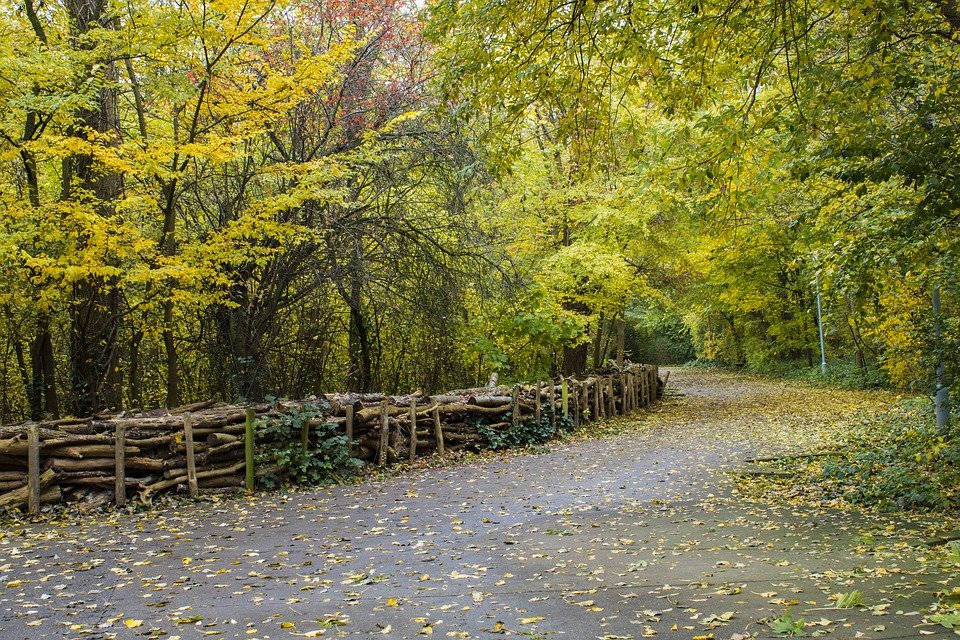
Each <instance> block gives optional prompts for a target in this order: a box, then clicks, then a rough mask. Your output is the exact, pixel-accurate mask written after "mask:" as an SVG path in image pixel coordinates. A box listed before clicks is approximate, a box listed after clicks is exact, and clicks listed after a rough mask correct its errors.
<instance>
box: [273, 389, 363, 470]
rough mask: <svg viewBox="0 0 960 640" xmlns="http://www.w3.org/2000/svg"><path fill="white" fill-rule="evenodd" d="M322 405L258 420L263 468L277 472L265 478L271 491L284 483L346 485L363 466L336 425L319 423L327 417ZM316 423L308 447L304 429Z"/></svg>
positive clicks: (306, 405)
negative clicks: (267, 466)
mask: <svg viewBox="0 0 960 640" xmlns="http://www.w3.org/2000/svg"><path fill="white" fill-rule="evenodd" d="M322 410H323V406H322V404H321V403H320V402H316V403H308V404H304V405H303V406H301V407H298V408H297V407H295V408H285V409H284V411H283V412H282V413H281V415H280V416H278V417H271V418H263V419H261V420H258V422H257V429H258V431H259V435H258V438H257V440H258V443H259V442H262V443H264V444H263V445H260V451H258V452H257V462H258V463H259V464H266V465H275V467H276V471H275V472H272V473H268V474H266V475H265V476H263V477H262V478H261V481H262V482H263V484H264V486H266V487H267V488H268V489H269V488H273V487H275V486H278V485H279V484H281V483H282V482H283V481H284V479H286V481H287V482H289V483H290V484H294V485H307V486H312V485H318V484H327V483H330V482H342V481H343V480H344V479H345V477H348V476H351V475H354V474H355V473H356V472H357V471H358V470H359V468H360V467H361V466H362V465H363V463H362V462H361V461H360V460H357V459H356V458H352V457H350V450H349V446H348V445H349V443H348V442H347V438H346V436H344V435H342V434H339V433H338V432H337V431H338V427H337V425H335V424H331V423H327V422H322V421H321V422H317V420H322V419H323V417H324V414H323V411H322ZM311 422H313V423H314V425H313V426H311V427H310V428H309V429H308V433H307V443H306V445H307V446H306V447H304V442H303V425H304V424H310V423H311Z"/></svg>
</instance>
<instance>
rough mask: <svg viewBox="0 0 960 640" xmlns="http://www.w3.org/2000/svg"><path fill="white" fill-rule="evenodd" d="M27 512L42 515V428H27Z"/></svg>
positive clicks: (32, 426)
mask: <svg viewBox="0 0 960 640" xmlns="http://www.w3.org/2000/svg"><path fill="white" fill-rule="evenodd" d="M27 512H28V513H30V514H31V515H35V514H38V513H40V427H39V426H38V425H36V424H32V425H30V426H29V427H27Z"/></svg>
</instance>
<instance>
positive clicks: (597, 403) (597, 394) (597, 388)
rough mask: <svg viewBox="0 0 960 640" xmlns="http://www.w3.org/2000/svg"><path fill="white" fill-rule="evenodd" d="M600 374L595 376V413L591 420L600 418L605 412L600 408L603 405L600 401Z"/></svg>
mask: <svg viewBox="0 0 960 640" xmlns="http://www.w3.org/2000/svg"><path fill="white" fill-rule="evenodd" d="M600 394H601V392H600V376H594V378H593V415H592V416H591V418H592V420H591V422H595V421H597V420H599V419H600V418H601V417H602V416H603V413H602V412H601V410H600V407H602V406H603V403H602V402H600Z"/></svg>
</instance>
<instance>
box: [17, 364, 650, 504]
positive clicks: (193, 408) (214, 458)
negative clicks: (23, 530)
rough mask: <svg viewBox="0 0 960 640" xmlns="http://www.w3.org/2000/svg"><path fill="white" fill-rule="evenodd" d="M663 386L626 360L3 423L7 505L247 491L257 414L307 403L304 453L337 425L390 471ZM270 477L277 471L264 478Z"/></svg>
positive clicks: (262, 444)
mask: <svg viewBox="0 0 960 640" xmlns="http://www.w3.org/2000/svg"><path fill="white" fill-rule="evenodd" d="M491 383H492V384H495V383H496V380H495V379H491ZM659 388H660V383H659V381H658V377H657V369H656V367H653V366H648V365H636V364H627V365H625V366H622V367H615V368H610V369H605V370H602V371H598V372H596V373H595V374H593V375H591V376H589V377H587V378H584V379H579V380H577V379H573V378H570V379H566V380H561V381H559V382H555V381H549V382H546V383H543V382H536V383H533V384H527V385H515V386H512V387H510V386H503V385H500V386H488V387H481V388H474V389H457V390H455V391H450V392H447V393H443V394H438V395H433V396H424V395H422V394H419V393H414V394H409V395H405V396H387V395H383V394H356V393H338V394H328V395H326V396H322V397H319V398H317V397H312V398H308V399H305V400H302V401H297V402H280V403H276V404H272V405H271V404H258V405H247V406H239V405H228V404H223V403H217V402H214V401H205V402H200V403H194V404H191V405H185V406H183V407H178V408H176V409H171V410H154V411H136V412H124V413H120V414H117V415H98V416H92V417H89V418H67V419H62V420H55V421H48V422H40V423H23V424H20V425H13V426H5V427H0V508H19V507H22V506H23V505H25V504H28V505H29V506H30V508H31V510H34V511H35V510H38V509H39V505H40V504H43V503H48V502H59V501H71V502H79V503H80V504H81V505H82V506H83V505H86V506H88V507H92V506H98V505H101V504H105V503H107V502H110V501H113V502H116V503H117V504H123V503H124V502H125V501H126V499H127V496H128V495H133V494H135V495H136V498H137V499H138V500H140V501H149V500H150V499H151V498H152V497H154V496H155V495H157V494H158V493H160V492H163V491H171V490H183V491H186V490H189V491H190V494H191V495H194V496H195V495H196V494H197V493H199V492H203V491H204V490H208V491H213V490H223V489H225V488H239V487H242V486H244V482H245V476H246V471H247V465H248V464H252V460H249V461H248V454H247V452H246V451H245V449H246V435H245V433H246V428H247V420H248V414H249V416H250V419H252V420H254V421H256V423H257V424H263V423H266V422H267V421H269V420H273V419H278V418H280V417H282V416H284V414H292V413H293V412H294V411H296V412H297V414H301V413H302V411H301V410H302V409H303V408H304V407H307V406H309V407H310V408H311V412H309V413H307V414H306V415H309V416H311V417H310V418H309V421H308V422H307V424H304V425H302V426H303V436H302V437H303V440H302V442H303V446H305V447H309V446H310V435H309V434H310V433H311V432H312V429H311V428H312V427H316V426H319V425H323V424H328V425H333V427H334V428H335V429H336V430H337V431H338V432H340V433H343V434H345V435H347V437H348V440H349V442H350V450H351V454H352V455H353V456H355V457H357V458H360V459H361V460H364V461H367V462H376V463H378V464H390V463H394V462H399V461H409V462H413V461H414V460H415V458H417V457H422V456H430V455H433V454H435V453H439V454H440V455H444V454H445V453H448V452H450V451H454V452H456V451H464V450H473V451H478V450H481V449H484V448H485V447H486V446H487V440H486V438H485V436H484V435H483V434H482V433H481V429H480V428H481V426H482V427H483V428H485V429H489V430H493V431H494V432H497V431H501V430H506V429H511V428H514V427H515V426H516V425H518V424H521V423H524V422H526V421H529V420H535V419H538V418H539V419H542V420H550V423H551V425H552V426H553V427H555V426H556V424H557V416H558V415H560V414H563V415H564V416H569V417H570V418H572V422H573V424H574V425H575V426H576V427H581V426H583V425H585V424H588V423H590V422H593V421H595V420H597V419H601V418H605V417H613V416H616V415H623V414H625V413H628V412H631V411H634V410H636V409H639V408H642V407H647V406H649V405H650V404H651V403H652V402H654V401H655V400H656V397H657V394H658V390H659ZM564 399H566V402H564ZM488 433H489V432H488ZM31 438H33V441H32V442H33V444H32V445H31ZM254 439H255V440H256V442H255V445H256V446H257V447H258V448H260V449H261V450H264V449H265V448H269V447H270V446H272V445H276V444H277V442H275V441H271V440H270V438H269V437H267V436H266V435H265V434H261V435H259V436H256V437H255V438H254ZM267 471H271V472H276V471H278V470H276V469H268V470H264V469H258V470H257V473H258V474H262V473H265V472H267ZM280 471H281V472H282V470H280ZM248 488H249V487H248Z"/></svg>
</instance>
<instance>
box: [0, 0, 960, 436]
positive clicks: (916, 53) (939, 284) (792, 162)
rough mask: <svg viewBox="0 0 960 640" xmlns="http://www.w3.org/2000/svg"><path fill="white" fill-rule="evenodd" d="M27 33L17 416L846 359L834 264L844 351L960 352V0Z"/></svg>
mask: <svg viewBox="0 0 960 640" xmlns="http://www.w3.org/2000/svg"><path fill="white" fill-rule="evenodd" d="M0 49H2V51H3V55H2V56H0V101H2V104H3V106H4V109H3V113H2V115H0V134H2V135H0V185H2V188H0V244H2V252H0V256H2V257H0V278H2V280H3V282H2V284H3V287H2V293H0V311H2V313H0V348H2V352H0V377H2V380H3V385H2V397H0V422H9V421H13V420H19V419H25V418H39V417H41V416H45V415H46V416H60V415H68V414H81V413H82V414H88V413H91V412H96V411H100V410H104V409H107V408H132V407H139V406H154V405H168V406H172V405H175V404H178V403H181V402H185V401H188V400H193V399H199V398H202V397H208V396H215V397H219V398H222V399H229V400H233V399H259V398H262V397H265V396H267V395H278V396H281V395H286V396H302V395H308V394H310V393H316V392H321V391H324V390H329V389H331V388H344V387H348V388H351V389H356V390H364V391H365V390H370V389H373V388H384V389H387V390H398V389H412V388H423V389H426V390H436V389H440V388H443V387H456V386H463V385H465V384H468V383H474V382H482V381H485V380H486V379H487V377H488V376H489V374H490V373H491V371H497V372H500V373H501V374H502V375H503V376H504V377H506V378H511V379H517V380H519V379H529V378H532V377H536V376H543V375H546V374H548V373H560V374H570V373H574V372H580V371H582V370H583V369H585V368H589V367H591V366H595V365H599V364H601V363H602V362H603V361H604V360H606V359H608V358H617V357H624V354H626V355H628V356H632V357H634V358H635V359H652V360H657V361H678V360H680V361H682V360H687V359H693V358H698V359H700V360H703V361H709V362H717V363H721V364H726V365H736V366H748V367H752V368H755V369H771V368H777V367H783V366H788V365H791V366H792V365H794V364H796V363H799V365H800V366H804V367H814V369H816V365H817V363H818V361H819V359H820V353H819V349H820V347H819V335H818V328H819V326H820V319H819V318H818V314H817V302H818V296H819V302H820V308H821V310H822V328H823V330H824V332H825V343H826V353H827V357H828V359H829V361H830V363H831V370H833V369H838V370H842V371H849V372H852V373H851V375H854V374H855V375H856V376H857V377H858V378H859V379H861V380H867V381H872V382H875V383H884V382H886V383H890V384H894V385H897V386H902V387H910V388H914V389H916V390H919V391H923V392H929V393H933V391H934V388H935V386H936V385H937V384H940V385H941V386H943V385H948V386H949V385H950V384H951V381H956V380H958V378H960V376H958V374H960V372H958V371H957V369H958V368H960V362H958V359H957V358H956V355H955V354H956V353H957V351H958V347H960V312H958V308H957V302H958V296H960V277H958V262H957V260H958V255H960V175H958V171H960V157H958V156H960V141H958V137H957V136H958V134H957V132H958V122H957V119H958V117H960V60H958V56H960V9H958V7H957V4H956V2H955V1H954V0H927V1H918V2H914V1H912V0H911V1H909V2H901V1H898V2H887V1H885V0H880V1H869V2H842V1H835V0H831V1H828V2H819V3H809V2H801V1H799V0H751V1H743V0H717V1H701V0H683V1H675V0H648V1H633V2H610V1H603V0H536V1H535V2H519V1H517V0H496V1H494V0H435V1H433V2H430V3H427V4H426V5H423V3H418V2H412V1H410V2H407V1H404V0H376V1H375V2H356V1H351V0H316V1H311V2H294V1H292V0H275V1H261V0H254V1H251V0H246V1H237V0H159V1H151V2H146V1H140V0H133V1H128V2H124V3H118V2H110V1H107V2H101V1H99V0H64V1H62V2H61V1H56V0H49V1H46V2H40V1H38V0H22V2H19V3H17V4H16V6H13V7H10V8H7V9H4V10H2V11H0ZM935 297H936V298H937V305H936V308H935V305H934V298H935ZM938 367H939V370H940V374H939V375H937V371H938ZM953 384H954V387H956V383H953Z"/></svg>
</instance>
